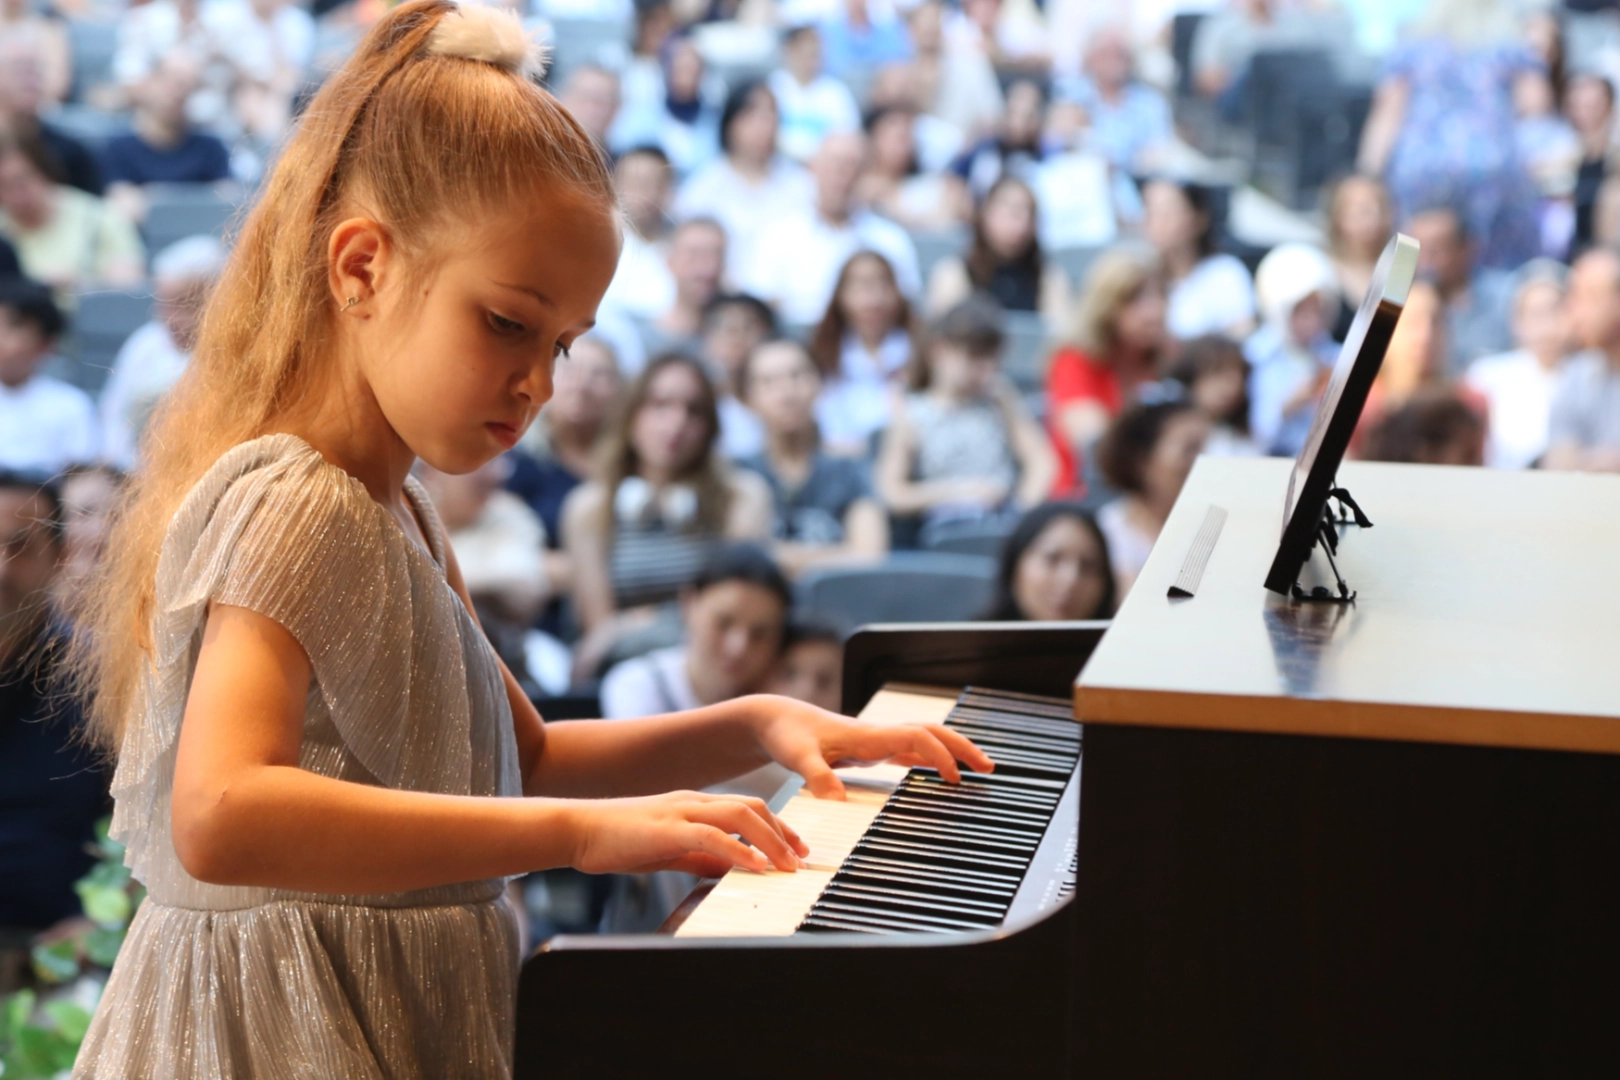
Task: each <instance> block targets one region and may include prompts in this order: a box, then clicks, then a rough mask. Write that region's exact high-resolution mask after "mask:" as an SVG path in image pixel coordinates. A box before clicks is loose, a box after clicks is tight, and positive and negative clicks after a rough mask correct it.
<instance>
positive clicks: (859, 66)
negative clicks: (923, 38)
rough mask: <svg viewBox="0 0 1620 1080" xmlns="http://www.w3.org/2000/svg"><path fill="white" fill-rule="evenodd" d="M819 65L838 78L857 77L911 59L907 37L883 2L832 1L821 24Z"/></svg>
mask: <svg viewBox="0 0 1620 1080" xmlns="http://www.w3.org/2000/svg"><path fill="white" fill-rule="evenodd" d="M821 37H822V52H823V61H822V62H823V65H824V66H825V67H826V69H827V72H828V74H830V75H832V76H833V77H835V78H839V79H854V78H859V77H860V75H861V74H862V73H863V72H868V71H875V70H876V69H878V68H880V67H883V66H884V65H886V64H893V63H898V62H900V61H904V60H909V59H911V55H912V47H911V35H910V34H909V33H908V32H907V30H906V24H905V23H904V22H902V21H901V19H900V15H899V14H898V12H896V10H895V6H894V5H893V4H891V3H889V2H887V0H835V3H834V7H833V10H832V12H831V13H830V14H829V15H828V16H827V18H826V19H825V21H823V22H822V24H821Z"/></svg>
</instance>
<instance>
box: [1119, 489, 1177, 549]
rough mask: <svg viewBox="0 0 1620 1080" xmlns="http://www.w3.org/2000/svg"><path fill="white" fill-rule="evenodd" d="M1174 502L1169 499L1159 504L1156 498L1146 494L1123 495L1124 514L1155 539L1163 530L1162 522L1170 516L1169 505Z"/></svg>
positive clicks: (1144, 532)
mask: <svg viewBox="0 0 1620 1080" xmlns="http://www.w3.org/2000/svg"><path fill="white" fill-rule="evenodd" d="M1174 503H1175V500H1174V499H1171V500H1170V502H1169V504H1166V505H1161V504H1160V503H1159V502H1158V501H1157V500H1155V499H1153V498H1152V497H1151V496H1149V495H1146V494H1140V495H1136V494H1133V495H1127V496H1125V516H1126V517H1128V518H1129V519H1130V520H1131V524H1133V525H1135V526H1136V527H1137V528H1138V529H1140V530H1141V531H1142V533H1143V534H1144V535H1146V536H1148V537H1151V538H1152V539H1155V540H1157V539H1158V538H1159V533H1161V532H1163V531H1164V523H1165V522H1166V521H1167V520H1169V518H1170V506H1171V505H1173V504H1174Z"/></svg>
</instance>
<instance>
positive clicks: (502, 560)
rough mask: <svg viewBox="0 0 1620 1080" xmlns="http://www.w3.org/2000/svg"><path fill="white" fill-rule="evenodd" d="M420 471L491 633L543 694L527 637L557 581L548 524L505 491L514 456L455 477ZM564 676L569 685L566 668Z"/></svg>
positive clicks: (516, 673)
mask: <svg viewBox="0 0 1620 1080" xmlns="http://www.w3.org/2000/svg"><path fill="white" fill-rule="evenodd" d="M415 471H416V474H417V476H418V477H420V478H421V481H422V486H423V487H425V488H427V491H428V494H429V495H430V496H432V498H433V507H434V509H435V510H436V511H438V514H439V519H440V520H441V521H442V522H443V524H444V531H445V533H446V535H447V537H448V539H449V541H450V548H451V550H452V551H453V552H454V553H455V556H456V563H457V564H458V565H459V566H460V567H461V568H462V569H461V576H462V580H463V582H464V583H465V585H466V587H467V595H468V596H469V597H470V598H471V599H472V602H473V611H474V612H475V613H476V614H477V616H478V623H479V625H480V626H482V627H483V630H484V634H485V636H486V637H488V638H489V641H490V644H491V645H492V646H493V647H494V649H495V652H496V655H498V656H499V657H500V658H501V659H502V661H504V662H505V664H506V666H507V669H508V670H510V671H511V672H512V675H513V677H515V678H516V679H517V680H518V685H519V686H521V687H523V689H524V692H525V693H527V694H528V695H529V696H530V697H537V696H539V695H540V693H541V692H542V686H541V680H540V678H539V675H540V673H539V672H533V671H530V669H529V662H528V649H527V645H528V640H527V639H528V633H529V628H530V627H531V626H533V625H534V623H535V622H536V621H537V620H538V619H539V617H540V613H541V612H542V611H543V610H544V609H545V606H546V602H547V601H548V600H550V599H551V596H552V593H553V592H554V591H555V588H556V585H555V584H554V583H553V581H552V580H551V578H550V576H549V574H548V567H547V561H546V529H545V526H544V525H542V524H541V523H540V518H539V516H538V515H536V514H535V512H534V511H533V510H531V509H529V507H527V506H526V505H524V503H523V500H522V499H520V498H518V497H517V496H516V495H514V494H512V493H511V492H509V491H504V490H502V487H501V485H502V484H503V483H504V482H505V481H506V480H507V478H508V477H509V475H510V473H511V471H512V466H511V462H510V461H509V459H507V458H496V459H494V460H493V461H488V462H485V463H484V464H483V465H482V466H480V467H479V468H477V469H474V470H473V471H472V472H470V473H464V474H461V475H457V476H452V475H450V474H449V473H443V472H440V471H439V470H437V469H435V468H433V467H432V466H431V465H428V464H427V463H426V462H418V463H417V466H416V470H415ZM559 667H561V668H562V669H563V670H566V668H567V665H566V663H563V664H561V665H559ZM558 682H559V683H560V684H561V686H562V688H564V689H566V687H567V678H566V675H561V676H560V677H559V679H558Z"/></svg>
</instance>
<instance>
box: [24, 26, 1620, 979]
mask: <svg viewBox="0 0 1620 1080" xmlns="http://www.w3.org/2000/svg"><path fill="white" fill-rule="evenodd" d="M516 7H517V10H518V13H519V14H520V15H521V16H522V17H523V19H524V20H525V21H526V23H528V24H529V25H530V26H531V27H532V29H533V31H534V32H535V33H536V34H537V35H540V36H541V37H543V38H544V39H546V40H548V41H549V42H550V44H551V47H552V52H553V63H552V67H551V70H550V72H549V75H548V79H549V82H550V86H551V88H552V89H553V91H554V92H555V93H556V94H557V95H558V97H559V98H560V99H561V100H562V101H563V103H564V104H565V105H566V106H567V107H568V108H569V109H570V110H572V112H573V113H574V115H575V116H576V117H577V118H578V119H579V120H580V122H581V123H582V124H583V125H584V126H585V128H586V129H587V130H588V131H590V132H591V134H592V135H594V136H595V137H596V138H597V139H598V140H599V142H600V143H601V146H602V149H603V153H604V154H606V155H609V156H610V157H611V159H612V161H613V163H614V168H615V169H616V172H617V177H618V183H619V188H620V194H621V197H622V200H623V204H624V210H625V215H626V222H627V230H626V234H625V239H624V249H623V254H622V257H621V260H620V264H619V269H618V274H617V276H616V277H615V279H614V281H613V284H612V286H611V288H610V289H609V292H608V294H607V296H606V298H605V299H604V300H603V303H602V306H601V311H600V314H599V320H598V328H597V329H596V330H595V331H594V332H593V333H592V334H591V335H589V336H588V337H586V338H584V339H582V340H580V341H579V342H578V343H576V344H575V345H574V347H573V350H572V355H571V356H569V357H568V358H567V359H566V360H563V361H561V362H559V364H558V368H557V374H556V396H555V398H554V399H553V401H552V402H551V404H550V405H549V406H547V408H546V409H545V411H544V413H543V415H542V418H541V422H540V424H539V425H538V426H537V427H536V429H535V430H534V431H533V432H531V433H530V435H529V436H528V437H527V438H526V440H525V442H524V443H523V444H522V445H521V446H520V447H519V448H518V449H516V450H514V451H513V452H511V453H510V454H508V455H506V456H505V457H503V458H501V459H499V460H497V461H494V462H492V463H490V464H489V465H488V466H487V467H485V468H483V469H481V470H479V471H478V472H476V473H473V474H471V475H467V476H448V475H444V474H440V473H436V472H434V471H433V470H432V469H429V468H427V467H426V466H423V467H422V468H421V470H420V471H421V474H422V475H421V479H422V480H423V482H424V484H426V485H427V487H428V489H429V490H430V492H431V493H432V495H433V497H434V499H435V500H436V502H437V505H438V507H439V510H440V513H441V515H442V517H443V519H444V522H445V524H446V526H447V528H448V529H449V531H450V533H451V538H452V542H453V544H454V546H455V548H456V552H457V556H458V559H459V561H460V564H461V566H462V568H463V570H464V572H465V574H466V577H467V583H468V587H469V589H470V590H471V592H472V595H473V596H474V599H475V601H476V604H477V607H478V612H479V616H480V619H481V620H482V622H483V623H484V626H485V628H486V629H487V630H488V632H489V635H490V637H491V639H492V641H493V642H494V643H495V645H496V648H497V650H498V651H499V652H500V653H501V655H502V656H503V658H504V659H505V660H506V662H507V663H508V665H509V666H510V667H511V668H512V670H513V672H514V673H515V674H517V676H518V677H519V679H520V680H521V681H522V682H523V684H524V686H525V688H526V689H528V690H529V692H530V693H531V694H532V695H533V696H534V697H535V698H536V699H539V700H541V708H542V712H544V713H545V714H546V715H547V716H548V717H551V718H554V719H555V718H566V717H571V716H584V715H593V716H594V715H605V716H607V717H608V718H615V717H628V716H638V715H644V714H647V713H652V712H661V711H666V710H669V709H675V708H682V707H687V706H692V705H696V704H699V703H706V702H713V701H717V700H721V699H724V698H727V697H731V696H735V695H738V694H742V693H748V692H753V691H758V690H766V689H769V690H775V691H778V692H783V693H791V694H794V695H795V696H799V697H803V698H805V699H807V700H811V701H815V702H817V703H819V704H823V705H826V706H827V707H829V708H836V707H837V705H838V700H839V680H840V675H839V655H840V653H839V643H840V641H841V637H842V635H843V634H845V633H847V632H848V631H849V630H850V629H851V628H853V627H855V626H857V625H860V624H862V623H866V622H874V621H890V622H892V621H914V620H953V619H974V618H997V619H1089V618H1107V617H1109V616H1110V615H1111V614H1112V613H1113V611H1114V609H1115V607H1116V605H1117V604H1118V602H1119V601H1120V600H1122V599H1123V597H1124V596H1125V595H1126V593H1127V592H1128V591H1129V590H1130V588H1131V585H1132V582H1133V581H1134V579H1135V577H1136V575H1137V574H1138V573H1139V572H1140V570H1141V569H1142V567H1143V564H1144V563H1145V561H1146V559H1147V557H1148V555H1149V552H1150V551H1151V550H1152V548H1153V544H1154V541H1155V539H1156V537H1157V536H1158V533H1159V530H1160V528H1161V526H1162V525H1163V523H1164V521H1165V519H1166V517H1167V515H1168V514H1169V511H1170V508H1171V506H1172V504H1173V503H1174V501H1175V499H1176V496H1177V494H1178V492H1179V491H1180V489H1181V486H1182V483H1183V482H1184V480H1185V479H1186V477H1187V475H1188V473H1189V471H1190V469H1191V467H1192V465H1193V463H1194V461H1195V459H1196V458H1197V456H1198V455H1199V454H1201V453H1205V454H1228V455H1234V454H1249V455H1264V454H1269V455H1293V454H1294V453H1296V452H1297V451H1298V449H1299V448H1300V446H1301V444H1302V442H1303V440H1304V438H1305V436H1306V433H1307V431H1308V429H1309V425H1310V419H1311V416H1312V414H1313V412H1314V409H1315V407H1316V403H1317V400H1318V398H1319V396H1320V394H1321V392H1322V389H1323V387H1324V385H1325V382H1326V379H1327V376H1328V374H1329V372H1330V370H1331V365H1332V363H1333V361H1334V359H1335V358H1336V356H1337V351H1338V348H1339V344H1340V343H1341V342H1342V341H1343V339H1344V337H1345V335H1346V333H1347V332H1348V330H1349V328H1350V324H1351V321H1352V319H1353V316H1354V314H1355V310H1356V308H1357V306H1358V305H1359V304H1360V302H1361V298H1362V296H1363V295H1364V293H1365V292H1366V290H1367V286H1368V283H1369V281H1370V280H1371V278H1372V276H1373V273H1374V266H1375V264H1376V262H1377V259H1378V257H1379V254H1380V253H1381V252H1382V251H1383V249H1384V247H1385V244H1386V243H1387V241H1388V240H1389V238H1390V236H1391V235H1392V234H1393V232H1394V231H1395V230H1397V229H1399V230H1401V231H1404V232H1406V233H1408V234H1410V235H1412V236H1414V237H1415V238H1417V239H1418V240H1419V241H1420V242H1421V244H1422V260H1421V274H1420V280H1419V282H1418V284H1417V285H1416V286H1415V288H1414V289H1413V292H1412V296H1411V299H1410V303H1409V305H1408V307H1407V310H1406V312H1405V314H1404V316H1403V318H1402V320H1401V323H1400V327H1399V331H1398V333H1397V335H1396V337H1395V340H1394V341H1393V342H1392V343H1391V345H1390V349H1389V352H1388V356H1387V358H1386V360H1385V362H1384V367H1383V372H1382V374H1381V376H1380V378H1379V380H1378V383H1377V385H1376V387H1375V388H1374V391H1373V394H1372V398H1371V400H1370V401H1369V404H1368V408H1367V410H1366V414H1365V416H1364V418H1363V421H1362V424H1361V427H1360V429H1359V431H1358V433H1357V435H1356V439H1355V443H1354V445H1353V448H1352V453H1353V454H1354V455H1356V456H1359V457H1363V458H1370V459H1377V460H1385V461H1399V462H1419V463H1433V464H1447V465H1458V466H1470V465H1472V466H1486V467H1491V468H1501V469H1526V468H1546V469H1594V470H1617V469H1620V254H1617V252H1620V176H1616V175H1615V173H1614V172H1613V171H1612V170H1611V169H1610V165H1611V163H1612V161H1613V157H1612V155H1613V150H1614V145H1615V141H1614V138H1615V123H1614V116H1615V86H1616V79H1617V78H1620V10H1617V8H1620V3H1617V2H1616V0H1564V2H1563V3H1562V4H1558V3H1538V2H1526V3H1522V4H1521V3H1514V2H1511V0H1336V2H1335V0H1135V2H1131V3H1109V2H1102V0H1044V2H1043V0H633V2H632V0H532V6H531V0H519V3H518V4H517V5H516ZM383 10H384V5H383V4H382V3H380V2H379V0H346V2H345V0H313V3H312V5H311V6H308V7H306V6H302V5H301V4H297V3H292V2H289V0H145V2H139V3H134V2H132V3H127V4H126V3H125V0H0V545H3V550H4V558H3V560H0V882H5V883H6V884H4V885H0V926H9V927H14V928H22V929H23V930H25V931H27V932H28V933H33V932H35V931H37V930H38V929H40V928H42V927H46V926H50V925H52V923H53V922H55V921H56V920H57V919H60V918H62V917H63V916H65V915H68V914H71V913H72V911H73V910H74V909H75V904H74V898H73V894H72V891H71V889H70V888H68V887H67V886H68V884H69V883H71V881H72V880H73V877H74V876H75V875H76V874H78V873H80V872H82V870H83V864H82V859H81V857H79V856H77V855H75V854H74V853H75V851H76V850H77V849H76V846H75V845H76V844H78V843H79V841H78V840H76V839H75V837H79V836H82V834H83V833H84V832H85V830H86V828H87V822H88V821H90V820H93V819H94V817H95V816H97V815H98V814H99V813H101V810H102V808H101V804H100V803H99V801H98V800H99V799H100V798H102V797H103V796H102V795H101V794H98V792H97V790H96V785H95V784H93V783H88V784H83V785H81V788H82V790H81V791H78V792H77V793H74V792H68V793H67V794H63V792H64V791H66V790H67V789H66V788H64V787H63V786H62V785H46V784H45V783H44V778H45V777H55V776H60V775H63V774H64V769H65V770H66V771H67V772H74V768H75V767H68V766H66V765H64V763H71V761H72V760H73V758H72V754H73V753H74V752H73V751H72V750H71V749H66V748H64V747H65V743H66V739H65V737H64V736H63V734H62V729H60V728H52V727H50V726H42V725H39V724H29V723H23V722H22V721H27V720H32V719H36V718H38V717H39V716H41V715H43V714H44V712H46V711H47V710H48V707H49V703H48V702H46V701H45V700H44V698H43V697H42V696H41V693H40V692H39V690H38V688H39V686H40V685H41V678H40V676H41V674H42V673H41V672H40V671H39V670H37V669H38V667H39V665H40V664H42V663H48V660H40V659H39V657H40V656H42V655H46V656H48V653H45V654H42V653H40V652H39V651H38V650H35V649H33V648H31V645H32V644H34V643H37V642H38V641H41V640H47V639H49V638H50V636H51V635H59V634H62V633H67V632H69V630H68V629H67V628H66V627H64V626H62V625H61V623H60V619H59V618H58V617H56V616H55V615H53V614H52V612H53V611H54V610H55V608H54V607H53V605H52V604H51V603H50V599H51V598H52V597H61V596H66V595H70V594H71V592H72V590H73V589H74V588H75V582H76V581H78V580H81V579H82V578H83V576H84V574H85V573H86V572H87V570H88V568H89V567H91V566H93V565H94V563H95V560H96V557H97V551H98V548H99V545H100V542H101V536H102V535H103V533H104V531H105V522H106V514H107V508H108V507H109V505H110V504H111V502H112V500H113V499H114V497H115V495H116V493H117V491H118V489H119V486H120V485H121V484H123V483H125V482H126V480H127V478H128V476H129V475H131V473H132V472H133V471H135V470H138V469H139V467H140V462H139V455H138V443H139V436H140V432H141V429H142V427H143V425H144V423H145V420H146V418H147V417H148V416H149V415H150V413H151V411H152V409H153V407H154V405H155V404H156V403H157V402H159V401H160V400H161V398H162V396H163V394H164V393H165V392H166V390H167V388H168V387H169V386H170V385H171V384H172V383H173V382H174V380H175V379H176V378H178V377H179V375H180V374H181V373H182V372H183V371H184V369H185V366H186V363H187V350H188V348H189V346H190V343H191V341H192V338H193V335H194V331H195V326H196V322H197V319H198V315H199V312H200V310H201V308H202V306H203V304H204V303H205V301H206V299H207V296H208V293H209V289H210V286H211V284H212V282H213V281H214V280H215V279H216V277H217V276H218V274H219V272H220V270H221V267H222V265H223V263H224V261H225V259H226V258H227V256H228V250H229V243H230V233H231V226H232V223H233V222H234V221H235V220H237V219H238V217H239V215H240V213H241V212H242V209H243V208H244V207H246V206H248V205H251V201H252V198H253V193H254V191H255V188H256V186H257V185H258V183H259V182H260V181H261V179H262V178H263V177H264V175H265V173H266V170H267V169H268V168H269V167H270V166H271V165H272V164H273V162H274V160H275V155H276V151H277V147H278V145H279V144H280V142H281V140H282V139H283V137H284V136H285V133H286V132H287V131H288V129H289V127H290V125H292V124H295V123H296V121H297V116H298V114H299V111H300V109H301V108H302V107H303V106H304V104H305V103H306V102H307V100H308V99H309V97H310V95H311V93H312V92H313V91H314V90H315V89H316V88H317V87H318V86H319V85H320V82H321V79H322V77H323V75H324V73H325V72H327V71H330V70H331V69H332V68H333V67H334V66H335V65H336V64H338V63H340V62H341V61H342V59H343V57H344V56H345V55H346V53H347V51H348V50H350V49H351V48H352V47H353V44H354V42H355V41H356V40H358V37H359V36H360V35H361V34H362V33H364V31H365V29H366V28H367V27H368V26H369V25H370V23H371V22H373V21H374V20H375V19H376V18H377V17H378V15H379V14H380V13H381V12H382V11H383ZM559 257H563V258H566V257H567V255H566V253H565V252H564V253H559ZM47 479H49V480H50V481H51V482H50V483H48V484H44V483H43V482H44V481H45V480H47ZM42 485H43V486H42ZM45 787H50V788H51V789H52V790H53V791H55V792H56V795H55V796H53V797H52V798H53V799H54V801H50V809H49V811H48V812H47V811H43V810H40V809H39V807H40V806H42V805H44V804H43V803H41V802H40V801H39V800H40V799H41V798H44V796H42V795H40V794H39V792H40V791H42V790H44V788H45ZM31 800H32V801H31ZM75 800H77V802H75ZM48 801H49V800H48ZM30 860H31V861H30ZM23 881H27V882H31V883H34V884H33V885H30V886H29V887H27V888H23V887H22V886H21V885H19V886H16V887H13V886H12V885H11V884H10V883H11V882H19V883H20V882H23ZM566 884H567V883H566V881H565V879H564V878H562V877H558V876H556V875H552V876H547V877H542V878H537V879H536V880H535V881H534V882H532V883H531V887H530V890H529V892H530V896H529V899H530V901H531V904H530V907H531V911H533V912H535V913H536V915H537V918H538V920H539V922H538V924H537V928H538V932H541V933H544V932H546V930H547V928H550V927H554V926H555V925H565V926H570V927H573V928H576V929H577V928H580V927H583V926H590V925H595V924H596V923H597V922H598V921H599V920H600V918H601V909H602V900H603V897H601V896H600V895H597V896H594V897H593V896H592V895H590V892H589V890H585V891H578V890H576V891H575V892H574V893H572V894H569V895H568V896H564V895H563V886H564V885H566ZM575 884H576V885H577V884H578V883H577V882H576V883H575ZM598 892H600V890H598ZM631 906H633V905H631V904H630V902H629V901H625V903H624V904H621V905H620V908H621V909H624V910H628V909H629V908H630V907H631ZM610 907H611V905H610ZM655 907H656V905H650V907H649V910H651V909H652V908H655ZM0 946H3V942H0ZM4 981H5V980H4V974H3V972H0V985H3V984H4Z"/></svg>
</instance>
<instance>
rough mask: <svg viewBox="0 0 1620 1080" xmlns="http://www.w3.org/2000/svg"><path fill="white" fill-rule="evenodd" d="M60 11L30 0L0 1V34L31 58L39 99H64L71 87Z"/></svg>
mask: <svg viewBox="0 0 1620 1080" xmlns="http://www.w3.org/2000/svg"><path fill="white" fill-rule="evenodd" d="M62 14H63V13H62V12H61V11H60V10H55V9H47V8H45V7H44V6H42V5H39V4H35V3H33V2H32V0H4V2H0V38H3V39H4V40H5V41H6V42H8V43H15V45H14V47H15V48H16V49H17V51H18V52H19V53H27V54H28V55H29V56H32V57H33V58H34V66H35V68H37V71H38V74H37V75H35V76H34V78H36V79H37V81H38V83H39V90H38V93H39V97H40V100H41V102H51V103H53V104H56V103H60V102H63V101H66V100H67V97H68V93H69V91H71V90H72V89H73V43H72V42H71V41H70V40H69V39H68V32H67V25H66V20H65V19H63V18H62V17H61V16H62ZM3 63H4V61H3V60H0V64H3Z"/></svg>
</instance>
